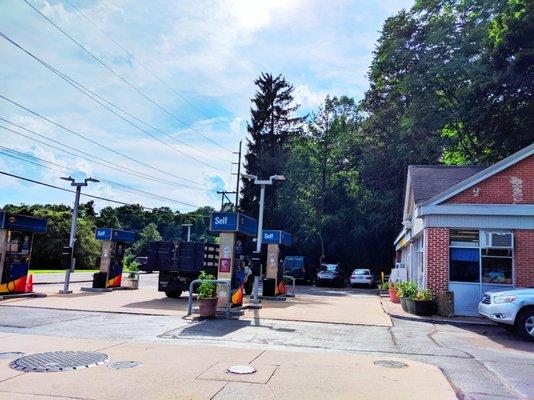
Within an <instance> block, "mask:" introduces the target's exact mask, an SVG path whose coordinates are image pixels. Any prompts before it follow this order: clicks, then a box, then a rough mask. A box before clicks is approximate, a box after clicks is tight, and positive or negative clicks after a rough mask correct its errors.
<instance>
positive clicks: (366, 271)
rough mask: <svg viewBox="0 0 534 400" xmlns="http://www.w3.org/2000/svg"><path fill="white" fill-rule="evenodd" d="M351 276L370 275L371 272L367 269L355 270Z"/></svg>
mask: <svg viewBox="0 0 534 400" xmlns="http://www.w3.org/2000/svg"><path fill="white" fill-rule="evenodd" d="M353 275H371V271H369V270H368V269H355V270H354V272H353Z"/></svg>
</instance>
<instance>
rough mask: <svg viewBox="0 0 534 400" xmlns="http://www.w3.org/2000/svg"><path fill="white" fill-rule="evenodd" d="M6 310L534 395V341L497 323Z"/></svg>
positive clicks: (87, 333)
mask: <svg viewBox="0 0 534 400" xmlns="http://www.w3.org/2000/svg"><path fill="white" fill-rule="evenodd" d="M143 278H144V279H142V281H141V282H143V281H144V284H146V285H149V286H150V285H152V287H153V288H154V290H156V282H157V275H156V274H152V275H147V276H143ZM298 293H301V294H302V293H306V294H307V295H308V296H316V297H317V301H324V300H325V299H328V298H331V297H332V296H355V295H359V294H361V293H365V294H368V295H372V292H369V291H366V290H365V289H356V290H355V289H350V288H346V289H328V288H313V287H298V292H297V294H298ZM0 305H1V303H0ZM354 312H355V313H358V312H366V310H354ZM0 314H1V319H0V332H4V333H12V334H31V335H45V336H52V337H64V338H85V339H92V340H115V341H124V342H137V341H149V342H156V343H166V344H175V345H185V346H191V345H201V346H203V345H206V346H208V345H210V346H220V347H230V348H238V349H239V348H241V349H259V350H276V351H290V352H313V353H320V354H323V355H324V356H325V357H328V354H352V355H371V356H382V357H402V358H404V359H408V360H413V361H420V362H424V363H429V364H432V365H435V366H437V367H438V368H439V369H440V370H441V371H442V373H443V374H444V376H445V377H446V378H447V381H448V382H449V384H450V385H451V386H452V388H453V389H454V390H455V392H456V394H457V397H458V398H460V399H478V400H487V399H534V380H533V379H532V377H533V376H534V345H533V344H532V343H528V342H522V341H519V340H518V339H517V338H515V337H514V336H512V335H511V334H510V333H508V332H507V331H506V330H504V329H502V328H500V327H497V326H477V325H459V326H455V325H452V324H436V323H429V322H419V321H403V320H398V319H393V320H392V323H391V326H378V325H354V324H352V325H349V324H338V323H336V324H331V323H320V322H296V321H283V320H274V319H265V318H261V319H259V318H258V319H254V318H252V319H231V320H225V319H215V320H199V319H194V320H187V319H182V318H178V317H175V316H150V315H128V314H115V313H101V312H78V311H67V310H50V309H38V308H31V307H30V308H28V307H24V308H22V307H15V306H7V305H4V306H1V307H0ZM13 351H16V349H13ZM428 398H429V399H430V398H432V396H431V394H430V395H429V397H428Z"/></svg>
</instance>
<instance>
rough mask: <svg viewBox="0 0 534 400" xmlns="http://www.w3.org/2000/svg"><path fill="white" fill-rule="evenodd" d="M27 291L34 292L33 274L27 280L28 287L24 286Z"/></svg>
mask: <svg viewBox="0 0 534 400" xmlns="http://www.w3.org/2000/svg"><path fill="white" fill-rule="evenodd" d="M24 292H25V293H32V292H33V276H32V274H30V275H29V276H28V280H27V281H26V287H25V288H24Z"/></svg>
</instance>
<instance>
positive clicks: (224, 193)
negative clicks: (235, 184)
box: [217, 190, 235, 211]
mask: <svg viewBox="0 0 534 400" xmlns="http://www.w3.org/2000/svg"><path fill="white" fill-rule="evenodd" d="M217 194H222V197H221V211H222V210H223V208H224V199H226V200H228V202H229V203H231V202H232V200H230V199H229V198H228V196H227V194H235V192H227V191H226V190H221V191H219V190H217Z"/></svg>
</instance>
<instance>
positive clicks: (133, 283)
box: [123, 276, 139, 290]
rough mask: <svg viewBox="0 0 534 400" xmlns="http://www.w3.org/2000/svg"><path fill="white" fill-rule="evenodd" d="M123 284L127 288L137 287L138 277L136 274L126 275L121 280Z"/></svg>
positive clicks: (135, 288)
mask: <svg viewBox="0 0 534 400" xmlns="http://www.w3.org/2000/svg"><path fill="white" fill-rule="evenodd" d="M123 286H124V287H127V288H129V289H134V290H137V289H139V277H138V276H136V277H135V278H131V277H127V278H126V279H125V280H124V282H123Z"/></svg>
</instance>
